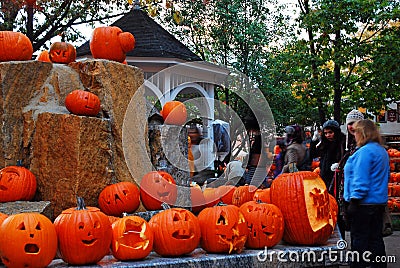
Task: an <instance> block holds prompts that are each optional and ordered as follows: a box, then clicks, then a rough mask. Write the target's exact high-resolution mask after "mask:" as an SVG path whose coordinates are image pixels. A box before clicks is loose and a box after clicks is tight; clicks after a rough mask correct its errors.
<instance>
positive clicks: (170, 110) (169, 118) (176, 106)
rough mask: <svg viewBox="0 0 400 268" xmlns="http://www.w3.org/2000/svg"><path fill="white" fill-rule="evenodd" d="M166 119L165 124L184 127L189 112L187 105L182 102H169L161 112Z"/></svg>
mask: <svg viewBox="0 0 400 268" xmlns="http://www.w3.org/2000/svg"><path fill="white" fill-rule="evenodd" d="M160 114H161V116H162V117H163V119H164V124H168V125H178V126H180V125H183V124H185V123H186V120H187V110H186V106H185V104H183V103H182V102H180V101H167V102H166V103H165V104H164V106H163V107H162V109H161V111H160Z"/></svg>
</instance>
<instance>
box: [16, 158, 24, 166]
mask: <svg viewBox="0 0 400 268" xmlns="http://www.w3.org/2000/svg"><path fill="white" fill-rule="evenodd" d="M17 167H23V165H22V159H18V160H17Z"/></svg>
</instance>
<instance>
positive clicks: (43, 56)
mask: <svg viewBox="0 0 400 268" xmlns="http://www.w3.org/2000/svg"><path fill="white" fill-rule="evenodd" d="M36 60H37V61H43V62H51V60H50V54H49V51H47V50H43V51H42V52H40V54H39V55H38V56H37V57H36Z"/></svg>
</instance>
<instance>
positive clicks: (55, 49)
mask: <svg viewBox="0 0 400 268" xmlns="http://www.w3.org/2000/svg"><path fill="white" fill-rule="evenodd" d="M49 57H50V60H51V61H52V62H55V63H65V64H68V63H71V62H74V61H75V60H76V49H75V47H74V46H73V45H72V44H70V43H67V42H54V43H53V44H51V46H50V49H49Z"/></svg>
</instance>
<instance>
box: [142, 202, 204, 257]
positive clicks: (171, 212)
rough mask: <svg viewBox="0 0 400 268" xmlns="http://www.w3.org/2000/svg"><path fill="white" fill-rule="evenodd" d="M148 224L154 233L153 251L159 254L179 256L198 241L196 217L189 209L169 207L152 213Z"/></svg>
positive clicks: (194, 246)
mask: <svg viewBox="0 0 400 268" xmlns="http://www.w3.org/2000/svg"><path fill="white" fill-rule="evenodd" d="M149 225H150V226H151V229H152V230H153V233H154V245H153V249H154V251H155V252H156V253H157V254H159V255H161V256H181V255H184V254H188V253H190V252H192V251H193V250H194V249H195V248H196V247H197V246H198V244H199V242H200V235H201V232H200V225H199V220H198V218H197V217H196V216H195V215H194V214H193V213H192V212H190V211H189V210H186V209H183V208H169V209H166V210H164V211H161V212H160V213H158V214H156V215H154V216H153V217H152V218H151V219H150V221H149Z"/></svg>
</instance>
